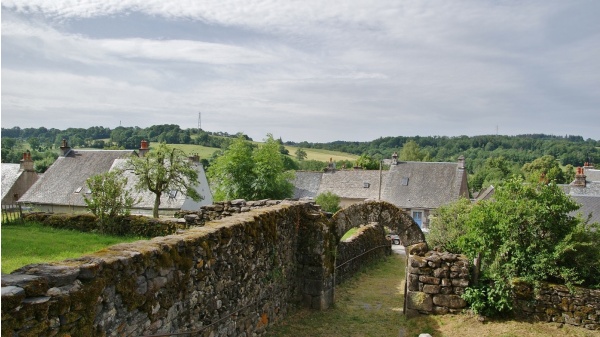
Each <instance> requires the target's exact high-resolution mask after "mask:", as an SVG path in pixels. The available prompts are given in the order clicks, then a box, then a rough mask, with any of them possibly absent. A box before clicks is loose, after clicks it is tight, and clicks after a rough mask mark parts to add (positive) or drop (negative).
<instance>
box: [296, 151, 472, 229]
mask: <svg viewBox="0 0 600 337" xmlns="http://www.w3.org/2000/svg"><path fill="white" fill-rule="evenodd" d="M464 164H465V162H464V158H463V157H460V158H459V160H458V162H456V163H440V162H403V161H398V160H397V159H396V158H393V159H392V161H391V165H390V168H389V170H385V171H383V170H356V169H355V170H336V169H335V168H334V167H333V166H332V165H331V164H330V165H329V167H328V168H327V169H326V170H325V171H324V172H305V171H299V172H296V179H295V182H294V185H295V191H294V198H307V197H308V198H315V197H316V196H317V195H319V194H321V193H324V192H327V191H329V192H332V193H335V194H336V195H338V196H339V197H340V198H341V199H342V200H341V206H342V207H345V206H348V205H350V204H353V203H356V202H360V201H364V200H368V199H371V200H384V201H387V202H390V203H392V204H394V205H396V206H398V207H400V208H402V209H403V210H404V211H406V212H408V214H410V215H411V216H412V217H413V219H414V220H415V222H417V223H418V224H419V225H420V226H421V227H422V228H423V229H427V228H428V227H429V218H430V215H431V213H432V211H433V210H435V209H437V208H438V207H440V206H442V205H445V204H447V203H450V202H453V201H456V200H458V199H459V198H461V197H464V198H468V197H469V190H468V185H467V172H466V170H465V165H464Z"/></svg>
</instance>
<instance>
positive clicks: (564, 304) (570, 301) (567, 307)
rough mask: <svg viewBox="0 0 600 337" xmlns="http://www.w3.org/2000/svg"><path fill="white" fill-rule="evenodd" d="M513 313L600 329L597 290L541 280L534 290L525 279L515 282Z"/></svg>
mask: <svg viewBox="0 0 600 337" xmlns="http://www.w3.org/2000/svg"><path fill="white" fill-rule="evenodd" d="M513 285H514V290H515V296H514V303H513V307H514V313H515V315H516V316H517V317H523V318H533V319H535V320H539V321H545V322H557V323H565V324H570V325H576V326H581V327H584V328H586V329H591V330H600V290H592V289H586V288H578V287H575V288H574V292H573V293H571V292H570V291H569V289H568V288H567V287H566V286H564V285H555V284H548V283H542V284H541V286H540V288H539V289H538V290H537V291H534V289H533V286H531V285H529V284H527V283H524V282H515V283H514V284H513Z"/></svg>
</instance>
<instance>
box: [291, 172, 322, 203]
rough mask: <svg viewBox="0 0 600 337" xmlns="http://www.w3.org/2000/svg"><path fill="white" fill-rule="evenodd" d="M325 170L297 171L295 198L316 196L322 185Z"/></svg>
mask: <svg viewBox="0 0 600 337" xmlns="http://www.w3.org/2000/svg"><path fill="white" fill-rule="evenodd" d="M322 177H323V172H316V171H296V177H295V178H294V198H297V199H300V198H316V197H317V194H318V192H319V186H320V185H321V178H322Z"/></svg>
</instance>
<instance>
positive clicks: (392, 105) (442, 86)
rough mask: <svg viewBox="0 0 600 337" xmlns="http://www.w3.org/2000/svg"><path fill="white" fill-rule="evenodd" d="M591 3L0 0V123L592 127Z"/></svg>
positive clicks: (287, 129) (345, 134) (475, 129)
mask: <svg viewBox="0 0 600 337" xmlns="http://www.w3.org/2000/svg"><path fill="white" fill-rule="evenodd" d="M599 17H600V1H596V0H587V1H586V0H571V1H562V0H554V1H553V0H540V1H527V0H524V1H511V0H505V1H498V0H494V1H492V0H472V1H462V0H458V1H428V0H415V1H398V0H393V1H391V0H390V1H388V0H378V1H371V0H364V1H355V0H352V1H321V0H319V1H313V0H304V1H269V0H265V1H250V0H248V1H227V0H218V1H192V0H188V1H166V0H97V1H91V0H88V1H84V0H70V1H60V0H52V1H48V0H18V1H16V0H15V1H11V0H2V115H1V118H2V119H1V122H2V127H13V126H20V127H22V128H23V127H40V126H45V127H48V128H50V127H55V128H59V129H66V128H68V127H83V128H87V127H91V126H105V127H110V128H115V127H117V126H119V125H123V126H139V127H147V126H150V125H155V124H178V125H180V126H181V127H182V128H193V127H197V125H198V113H199V112H201V113H202V128H203V129H205V130H208V131H226V132H229V133H236V132H244V133H246V134H248V135H249V136H250V137H252V138H254V139H256V140H260V139H263V138H264V137H265V135H266V134H267V133H272V134H273V135H274V136H275V137H281V138H282V139H283V140H284V141H287V140H293V141H303V140H307V141H314V142H322V141H335V140H356V141H366V140H372V139H376V138H378V137H382V136H401V135H403V136H414V135H421V136H431V135H440V136H441V135H445V136H458V135H470V136H472V135H482V134H495V133H496V130H497V131H498V133H500V134H508V135H514V134H523V133H547V134H555V135H566V134H570V135H581V136H583V137H584V138H593V139H600V20H599V19H598V18H599Z"/></svg>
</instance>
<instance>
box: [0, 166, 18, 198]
mask: <svg viewBox="0 0 600 337" xmlns="http://www.w3.org/2000/svg"><path fill="white" fill-rule="evenodd" d="M19 170H21V165H20V164H4V163H3V164H2V166H1V167H0V171H2V198H0V199H4V197H5V196H6V194H7V193H8V191H10V189H11V187H13V185H14V184H15V183H16V182H17V180H18V179H19V176H20V175H21V172H19Z"/></svg>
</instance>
